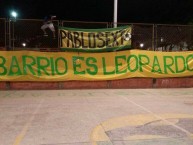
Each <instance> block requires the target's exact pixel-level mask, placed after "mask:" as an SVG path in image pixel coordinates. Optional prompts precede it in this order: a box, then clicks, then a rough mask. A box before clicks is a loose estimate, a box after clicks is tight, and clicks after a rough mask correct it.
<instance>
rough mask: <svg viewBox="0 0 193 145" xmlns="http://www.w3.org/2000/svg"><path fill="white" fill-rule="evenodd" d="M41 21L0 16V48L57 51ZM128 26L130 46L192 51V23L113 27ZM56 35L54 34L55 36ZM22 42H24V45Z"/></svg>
mask: <svg viewBox="0 0 193 145" xmlns="http://www.w3.org/2000/svg"><path fill="white" fill-rule="evenodd" d="M42 25H43V20H38V19H18V20H16V21H12V20H7V19H2V18H0V49H3V48H5V49H6V50H37V51H41V50H44V49H45V48H46V49H49V50H50V51H55V50H57V51H60V48H59V39H58V38H59V37H57V38H56V39H53V37H52V36H51V31H49V30H48V31H47V32H48V35H49V36H48V37H44V36H43V32H42V30H41V26H42ZM54 25H55V28H56V32H58V31H57V30H58V26H63V27H73V28H86V29H95V28H112V27H113V26H114V24H113V23H112V22H83V21H64V20H55V21H54ZM124 25H131V26H132V49H143V50H153V51H187V50H193V26H190V25H162V24H136V23H117V26H124ZM56 36H58V34H57V35H56ZM24 43H25V45H24Z"/></svg>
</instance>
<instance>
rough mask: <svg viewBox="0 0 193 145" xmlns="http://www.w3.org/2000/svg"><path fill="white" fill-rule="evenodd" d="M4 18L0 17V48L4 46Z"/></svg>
mask: <svg viewBox="0 0 193 145" xmlns="http://www.w3.org/2000/svg"><path fill="white" fill-rule="evenodd" d="M5 22H6V20H5V19H1V18H0V50H2V49H4V48H5V43H6V37H5V36H6V35H5V24H6V23H5Z"/></svg>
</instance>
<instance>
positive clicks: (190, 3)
mask: <svg viewBox="0 0 193 145" xmlns="http://www.w3.org/2000/svg"><path fill="white" fill-rule="evenodd" d="M118 1H119V7H118V22H128V23H161V24H164V23H168V24H188V23H189V22H193V0H118ZM113 5H114V0H53V1H51V2H48V1H47V0H46V1H45V0H0V18H5V17H8V14H9V10H10V9H15V10H17V11H18V12H19V18H21V19H31V18H32V19H43V17H44V16H45V15H48V14H54V15H56V16H57V19H60V20H73V21H97V22H112V21H113Z"/></svg>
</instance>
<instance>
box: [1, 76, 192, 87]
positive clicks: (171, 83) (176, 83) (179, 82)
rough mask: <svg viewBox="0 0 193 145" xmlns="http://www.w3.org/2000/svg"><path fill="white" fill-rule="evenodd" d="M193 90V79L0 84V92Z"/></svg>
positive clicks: (132, 79) (133, 79) (131, 79)
mask: <svg viewBox="0 0 193 145" xmlns="http://www.w3.org/2000/svg"><path fill="white" fill-rule="evenodd" d="M191 87H192V88H193V77H186V78H162V79H152V78H130V79H124V80H113V81H96V82H95V81H66V82H0V90H57V89H131V88H132V89H137V88H191Z"/></svg>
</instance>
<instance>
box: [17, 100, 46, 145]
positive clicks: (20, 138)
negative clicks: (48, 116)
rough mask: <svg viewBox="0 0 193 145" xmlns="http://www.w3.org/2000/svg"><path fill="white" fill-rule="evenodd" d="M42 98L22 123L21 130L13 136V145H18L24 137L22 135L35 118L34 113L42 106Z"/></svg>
mask: <svg viewBox="0 0 193 145" xmlns="http://www.w3.org/2000/svg"><path fill="white" fill-rule="evenodd" d="M43 101H44V100H43V99H42V100H40V103H39V104H38V106H37V107H36V109H35V111H34V112H33V113H32V115H31V117H30V119H29V120H28V122H27V123H26V124H25V125H24V127H23V128H22V130H21V132H20V133H19V134H18V135H17V137H16V138H15V141H14V143H13V145H20V143H21V141H22V139H23V138H24V136H25V135H26V132H27V131H28V130H29V128H30V126H31V124H32V122H33V120H34V118H35V115H36V114H37V113H38V111H39V109H40V107H41V106H42V104H43Z"/></svg>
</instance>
